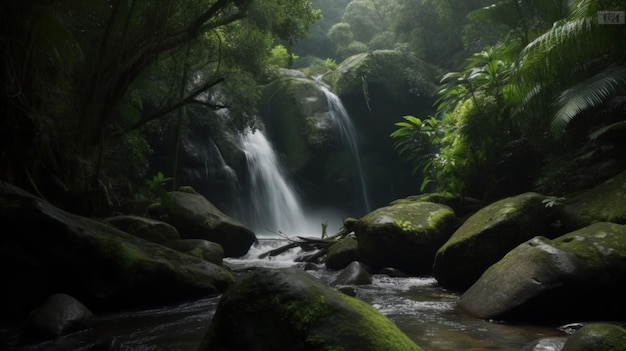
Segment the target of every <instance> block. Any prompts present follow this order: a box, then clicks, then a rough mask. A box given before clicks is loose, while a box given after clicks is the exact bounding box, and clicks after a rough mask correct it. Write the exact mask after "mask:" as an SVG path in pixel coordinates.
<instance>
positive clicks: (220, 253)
mask: <svg viewBox="0 0 626 351" xmlns="http://www.w3.org/2000/svg"><path fill="white" fill-rule="evenodd" d="M163 245H165V246H167V247H169V248H171V249H174V250H176V251H180V252H184V253H186V254H188V255H191V256H196V257H198V258H201V259H203V260H205V261H208V262H211V263H214V264H217V265H221V264H222V259H223V258H224V249H223V248H222V245H220V244H218V243H214V242H210V241H206V240H203V239H181V240H172V241H168V242H166V243H165V244H163Z"/></svg>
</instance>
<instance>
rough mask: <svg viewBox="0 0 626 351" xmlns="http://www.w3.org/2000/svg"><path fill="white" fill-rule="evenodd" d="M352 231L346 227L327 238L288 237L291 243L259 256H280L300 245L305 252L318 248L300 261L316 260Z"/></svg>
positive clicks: (261, 257) (262, 257)
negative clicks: (294, 238)
mask: <svg viewBox="0 0 626 351" xmlns="http://www.w3.org/2000/svg"><path fill="white" fill-rule="evenodd" d="M350 233H352V231H348V230H346V229H344V228H342V229H341V230H340V231H339V232H337V233H336V234H334V235H332V236H330V237H327V238H311V237H302V236H297V237H296V238H297V240H293V239H288V240H289V243H287V244H285V245H283V246H281V247H278V248H275V249H272V250H270V251H267V252H264V253H262V254H260V255H259V256H258V258H260V259H264V258H268V257H274V256H278V255H280V254H282V253H284V252H286V251H288V250H291V249H295V248H297V247H299V248H300V249H301V250H302V251H305V252H311V251H314V250H318V251H317V252H315V253H313V254H310V255H307V256H306V257H304V258H302V259H300V260H299V261H301V262H316V261H318V260H319V259H320V258H321V257H323V256H325V255H326V254H327V253H328V249H329V248H330V247H331V246H332V245H333V244H335V243H336V242H338V241H340V240H341V239H343V238H345V237H346V236H347V235H348V234H350Z"/></svg>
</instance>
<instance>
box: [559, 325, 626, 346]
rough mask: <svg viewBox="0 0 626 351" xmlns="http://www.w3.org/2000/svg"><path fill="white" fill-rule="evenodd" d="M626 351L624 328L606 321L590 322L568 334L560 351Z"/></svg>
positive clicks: (625, 330) (625, 332)
mask: <svg viewBox="0 0 626 351" xmlns="http://www.w3.org/2000/svg"><path fill="white" fill-rule="evenodd" d="M589 350H593V351H626V329H624V328H622V327H620V326H617V325H614V324H608V323H592V324H588V325H585V326H584V327H582V328H580V329H579V330H578V331H576V333H574V334H573V335H572V336H570V337H569V338H568V339H567V341H566V342H565V345H563V349H562V350H561V351H589Z"/></svg>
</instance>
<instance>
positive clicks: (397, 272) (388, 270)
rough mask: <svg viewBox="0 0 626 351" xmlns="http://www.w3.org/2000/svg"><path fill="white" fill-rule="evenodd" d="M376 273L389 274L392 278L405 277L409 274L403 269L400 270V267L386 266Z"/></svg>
mask: <svg viewBox="0 0 626 351" xmlns="http://www.w3.org/2000/svg"><path fill="white" fill-rule="evenodd" d="M376 274H384V275H387V276H389V277H392V278H405V277H408V276H409V275H408V274H406V273H404V272H403V271H401V270H399V269H395V268H392V267H385V268H381V269H379V270H378V271H377V272H376Z"/></svg>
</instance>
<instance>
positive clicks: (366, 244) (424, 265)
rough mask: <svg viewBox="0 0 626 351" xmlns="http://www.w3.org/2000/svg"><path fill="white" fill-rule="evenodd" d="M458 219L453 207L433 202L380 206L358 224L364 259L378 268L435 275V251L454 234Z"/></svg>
mask: <svg viewBox="0 0 626 351" xmlns="http://www.w3.org/2000/svg"><path fill="white" fill-rule="evenodd" d="M455 218H456V217H455V215H454V212H453V211H452V209H451V208H450V207H448V206H445V205H441V204H435V203H430V202H415V203H402V204H397V205H393V206H387V207H382V208H379V209H377V210H375V211H373V212H371V213H369V214H367V215H365V216H364V217H362V218H361V219H359V221H358V223H357V225H356V227H355V234H356V236H357V239H358V244H359V251H360V253H361V259H362V260H363V262H365V263H366V264H368V265H369V266H370V267H372V269H374V270H376V269H379V268H382V267H394V268H397V269H400V270H403V271H406V272H407V273H412V274H431V273H432V265H433V260H434V258H435V253H436V252H437V249H438V248H439V247H440V246H441V245H442V244H443V243H444V242H445V241H446V240H447V239H448V238H449V237H450V235H451V234H452V230H453V224H454V220H455Z"/></svg>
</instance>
